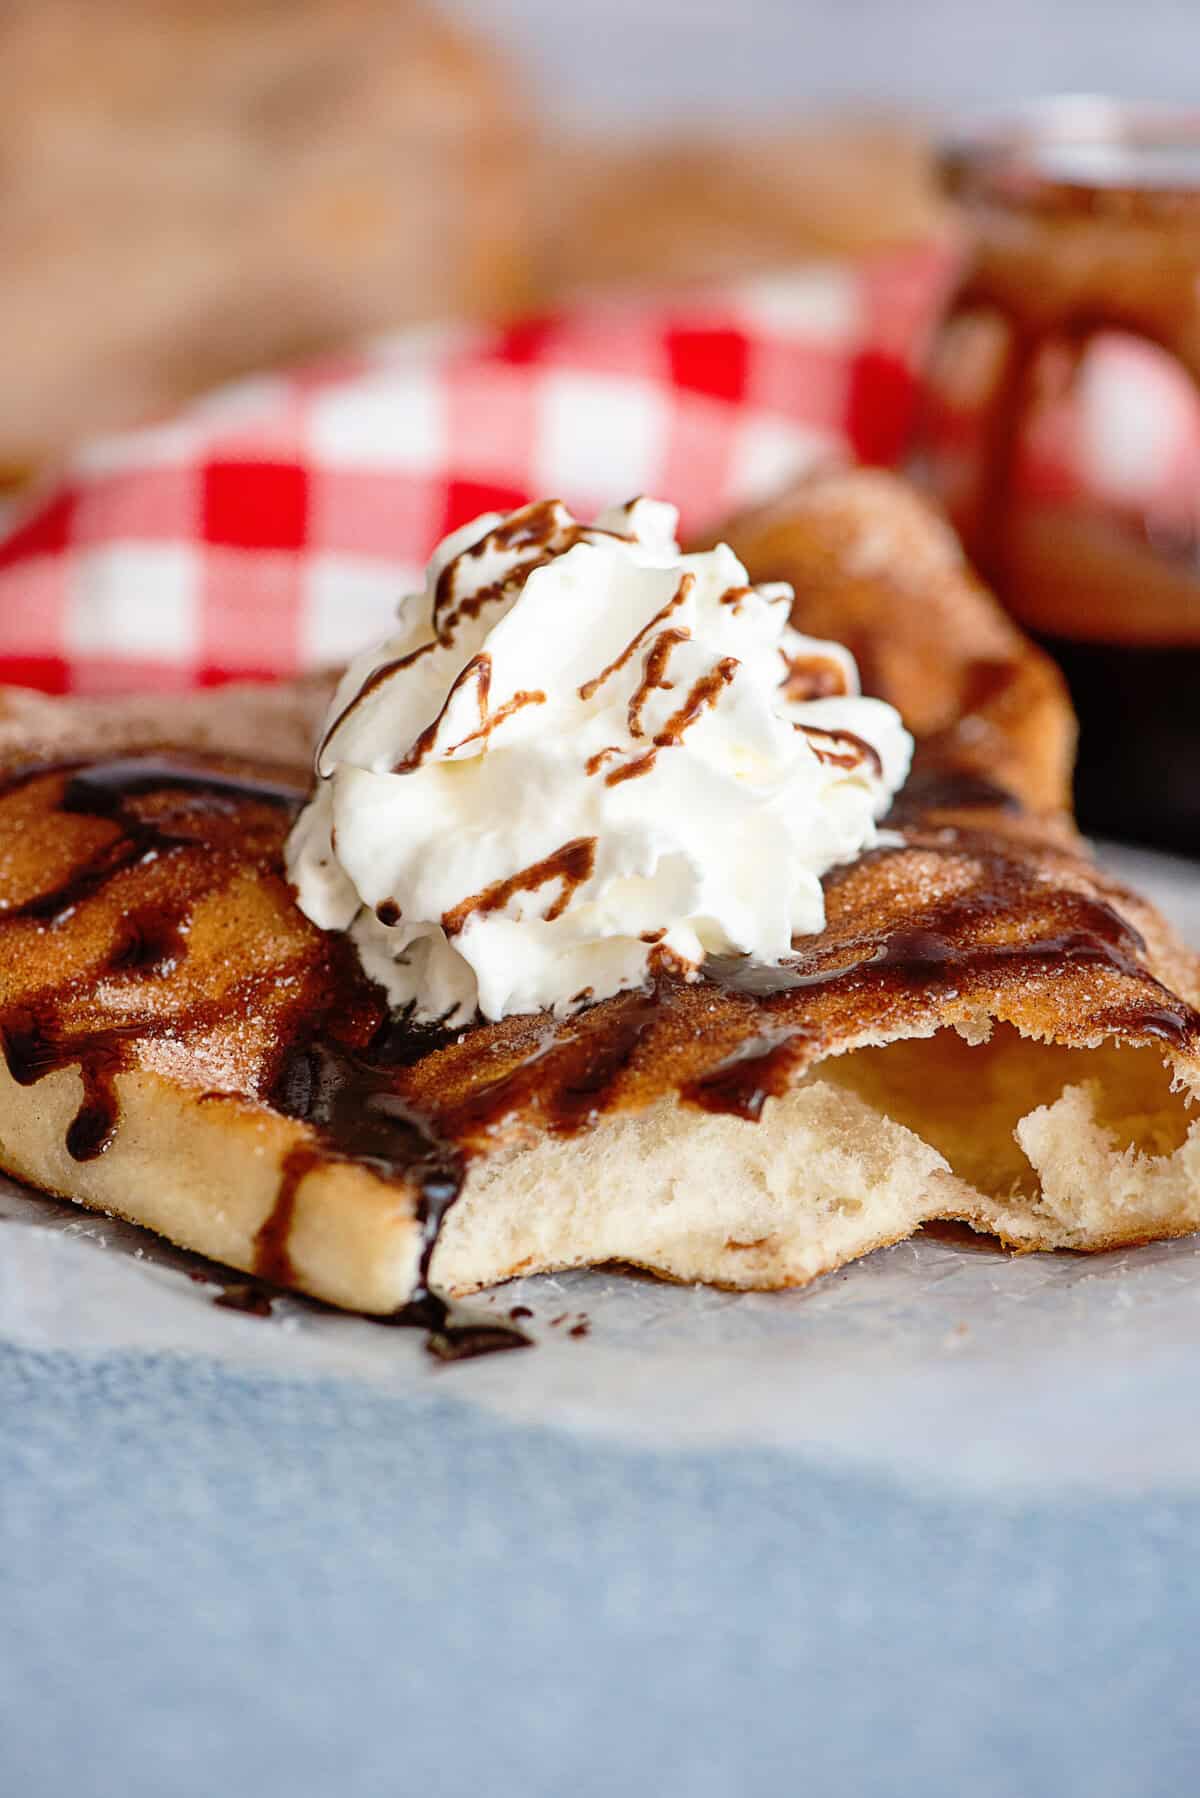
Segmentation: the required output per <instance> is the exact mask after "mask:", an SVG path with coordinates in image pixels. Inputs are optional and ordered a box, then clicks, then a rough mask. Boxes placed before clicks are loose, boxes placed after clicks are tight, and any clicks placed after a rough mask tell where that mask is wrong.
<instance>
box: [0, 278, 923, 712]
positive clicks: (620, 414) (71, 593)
mask: <svg viewBox="0 0 1200 1798" xmlns="http://www.w3.org/2000/svg"><path fill="white" fill-rule="evenodd" d="M944 272H945V268H944V261H943V259H942V258H941V257H940V256H938V255H936V254H935V253H933V252H930V251H926V250H919V251H913V252H909V253H906V254H895V255H891V256H888V257H885V258H882V259H879V260H875V261H872V262H869V263H867V264H865V265H862V266H856V267H853V268H851V267H841V266H820V267H811V268H808V269H805V270H800V271H797V272H795V273H792V274H789V275H788V276H786V277H779V278H775V279H771V280H758V281H754V282H751V283H748V284H743V285H739V286H737V287H735V288H734V287H731V288H725V289H722V290H721V291H719V292H710V293H706V294H702V295H694V294H693V295H688V296H686V297H683V298H681V297H679V296H678V295H676V296H674V297H673V298H665V297H648V298H643V299H639V300H622V301H620V302H610V301H605V302H598V301H597V302H590V303H584V304H580V305H578V306H576V307H572V308H571V309H570V310H565V311H562V312H559V313H555V314H553V315H551V316H546V317H540V318H535V319H530V320H528V321H526V322H524V323H522V324H519V325H517V326H515V327H510V328H507V329H495V330H487V329H475V328H457V327H456V328H441V329H437V330H434V331H425V332H418V333H407V334H405V335H404V336H401V337H396V338H392V339H390V340H387V341H385V342H381V343H376V344H372V345H369V346H366V347H364V348H363V349H361V350H360V351H356V352H355V353H353V354H345V355H340V356H337V357H331V358H327V359H325V360H323V361H319V362H316V363H313V364H311V365H309V366H306V367H303V368H299V369H296V370H293V371H290V372H287V373H283V374H278V375H272V376H266V377H262V378H256V379H253V380H248V381H243V382H240V383H238V384H237V385H236V386H232V387H229V388H227V389H224V390H222V391H220V392H217V393H215V394H212V395H210V396H209V397H207V398H206V399H204V400H203V401H201V402H200V403H198V404H196V405H194V406H192V407H191V408H190V409H189V410H188V411H186V412H185V413H183V414H182V415H180V416H179V417H177V418H174V419H172V420H170V421H169V422H166V423H163V424H160V425H157V426H155V427H153V428H151V429H146V430H141V431H138V432H136V433H129V434H125V435H122V436H119V437H112V438H108V439H105V440H103V441H100V442H96V443H94V444H92V445H90V446H89V447H87V448H86V449H84V450H83V451H82V452H81V453H80V454H79V455H78V456H77V458H76V459H75V461H74V462H73V464H72V465H71V466H70V467H69V469H68V470H67V471H66V472H65V474H64V476H63V477H62V479H61V481H60V482H59V483H58V484H57V485H56V486H55V487H54V488H53V490H48V491H42V492H40V493H37V494H32V495H25V496H22V497H21V498H20V499H18V500H16V501H14V502H12V503H11V505H10V506H9V507H8V510H7V515H6V516H5V517H4V518H3V519H2V520H0V680H3V681H5V682H17V683H22V684H25V685H30V686H38V687H42V688H46V689H48V690H50V691H52V692H67V691H74V692H89V693H100V692H110V693H111V692H119V691H128V690H131V689H135V688H142V689H157V690H158V691H172V690H182V689H185V688H188V687H192V686H195V685H198V684H199V685H203V684H209V683H214V682H219V681H224V680H228V679H234V678H245V677H265V676H276V675H291V674H294V673H296V672H298V671H300V670H303V669H305V668H309V667H313V666H318V665H322V664H328V663H336V662H339V661H343V660H345V659H346V658H347V657H348V656H349V655H350V654H351V653H352V652H353V651H354V650H355V649H357V648H360V647H362V646H363V644H365V643H367V642H369V641H370V640H371V639H372V638H374V637H377V636H380V635H382V634H383V633H384V632H385V631H386V630H387V628H388V625H389V621H390V619H391V616H392V613H393V610H394V607H395V604H396V601H397V599H398V598H399V597H400V595H402V594H403V593H405V592H406V591H409V590H411V588H412V587H413V585H414V584H415V583H418V582H419V579H420V576H421V571H422V568H423V565H424V563H425V561H426V559H427V557H428V555H429V552H430V550H431V549H432V547H433V545H434V544H435V543H436V542H437V541H438V539H439V538H440V537H441V536H442V535H443V534H444V533H445V532H446V531H447V530H450V529H451V528H453V527H455V526H457V525H459V524H462V523H464V522H466V521H467V520H468V519H470V518H472V517H474V516H475V515H476V514H478V513H480V512H483V511H486V510H490V509H507V508H509V507H512V506H515V505H518V504H520V503H522V502H524V501H526V500H528V499H530V498H533V497H539V496H546V495H551V494H554V495H559V496H561V497H562V498H563V499H565V500H566V501H567V503H568V504H569V505H570V506H571V507H572V508H573V509H574V510H576V511H577V512H578V513H580V514H581V515H582V516H585V517H590V516H592V515H593V514H594V513H595V512H596V511H598V510H599V509H600V508H602V507H603V506H605V505H607V504H609V503H610V502H612V501H614V500H618V499H624V498H627V497H629V496H630V495H631V494H634V493H639V492H642V493H652V494H655V495H659V496H662V497H664V498H670V499H672V500H674V501H675V502H676V503H677V504H678V505H679V507H680V510H681V513H682V528H683V530H684V531H685V532H690V531H693V530H695V529H697V528H699V527H701V526H703V525H706V524H708V523H710V522H713V521H715V520H717V519H719V518H720V517H721V516H722V515H723V514H725V513H726V512H728V511H729V510H730V509H731V508H733V507H735V506H737V505H740V504H743V503H744V502H746V501H748V500H751V499H755V498H757V497H759V496H761V495H763V494H765V493H767V492H769V491H770V490H771V489H772V488H773V487H775V486H777V485H778V484H779V483H780V482H781V481H782V480H784V479H786V478H787V477H788V476H789V475H791V474H794V473H796V472H798V471H799V470H800V469H802V468H803V467H805V466H806V465H810V464H811V463H812V462H813V461H814V460H819V459H823V458H828V457H830V456H841V457H844V456H846V455H850V456H854V457H858V458H859V459H861V460H865V461H871V462H887V461H889V460H890V459H892V458H893V457H894V456H895V455H896V453H897V452H898V450H899V448H900V446H901V444H902V443H903V441H904V438H905V435H906V433H907V431H908V429H909V425H910V421H911V417H912V412H913V406H914V403H915V396H916V387H915V369H916V366H917V365H918V363H919V360H920V357H921V355H922V353H923V349H924V342H925V335H926V332H927V329H928V326H929V324H930V323H931V320H932V317H933V315H934V313H935V311H936V307H937V304H938V302H939V299H940V296H941V288H942V283H943V279H944Z"/></svg>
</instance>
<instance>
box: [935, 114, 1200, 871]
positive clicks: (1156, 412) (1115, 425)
mask: <svg viewBox="0 0 1200 1798" xmlns="http://www.w3.org/2000/svg"><path fill="white" fill-rule="evenodd" d="M939 168H940V175H941V180H942V183H943V186H944V187H945V188H946V190H947V191H948V192H949V194H950V195H951V196H952V197H953V198H954V199H955V200H956V201H957V202H958V205H959V207H960V209H961V211H962V213H963V216H964V219H965V223H966V226H967V232H968V255H967V260H966V262H965V264H964V268H963V272H962V276H961V279H960V281H959V283H958V286H957V289H956V291H955V293H954V295H953V298H952V301H951V303H950V306H949V308H948V310H947V312H946V314H945V316H944V318H943V320H942V323H941V326H940V329H939V331H938V333H937V335H936V338H935V341H934V346H933V349H932V352H931V358H930V364H929V371H928V372H929V379H928V384H927V392H926V399H925V404H924V408H923V417H922V421H921V425H920V428H919V434H918V442H917V444H916V447H915V455H914V464H913V472H914V473H915V474H916V476H917V478H918V479H920V480H922V481H924V482H926V483H928V484H929V485H930V486H931V487H932V489H933V491H934V493H935V494H936V496H937V497H938V498H939V500H940V501H941V503H942V504H943V506H944V507H945V508H946V510H947V511H948V512H949V514H950V516H951V518H952V519H953V521H954V523H955V525H956V526H957V528H958V530H959V532H960V534H961V536H962V537H963V540H964V542H965V544H966V547H967V550H968V552H969V554H970V555H971V557H972V558H973V560H974V561H975V563H976V565H977V566H978V568H979V569H980V571H981V572H982V574H983V575H984V577H985V578H986V579H987V580H988V581H989V582H990V583H991V584H992V586H993V587H994V588H995V589H996V591H997V592H998V593H999V595H1000V597H1001V598H1002V599H1003V601H1004V602H1005V604H1006V605H1007V606H1008V607H1009V609H1010V610H1011V611H1012V612H1013V614H1014V615H1015V616H1016V617H1017V618H1018V619H1019V620H1020V622H1021V623H1022V624H1023V625H1024V626H1025V627H1026V628H1027V629H1028V630H1029V631H1030V632H1031V633H1032V634H1033V635H1035V636H1036V637H1037V638H1038V639H1039V640H1040V641H1041V642H1043V643H1044V644H1045V646H1046V647H1047V648H1048V649H1049V650H1050V651H1051V653H1052V654H1053V655H1054V656H1055V657H1056V658H1057V659H1058V661H1059V662H1060V664H1061V665H1062V667H1063V669H1064V671H1065V673H1066V675H1067V679H1068V681H1069V683H1070V685H1071V688H1072V693H1073V696H1074V699H1075V704H1076V709H1077V711H1078V713H1079V717H1080V727H1081V741H1080V760H1079V773H1078V780H1077V805H1078V810H1079V815H1080V820H1081V822H1082V824H1083V826H1084V828H1085V829H1088V830H1091V831H1094V832H1097V833H1103V834H1106V835H1109V836H1122V837H1126V838H1129V839H1131V840H1136V841H1142V842H1150V843H1157V844H1159V845H1164V846H1169V847H1172V848H1175V849H1179V850H1182V851H1184V852H1187V853H1190V854H1193V855H1200V111H1193V110H1190V109H1182V108H1175V107H1144V106H1127V105H1123V104H1120V103H1118V102H1114V101H1107V100H1057V101H1048V102H1044V103H1042V104H1040V105H1037V106H1034V107H1031V108H1029V109H1027V110H1026V111H1024V112H1023V113H1021V114H1019V115H1017V116H1015V117H1010V118H1008V119H1006V120H1002V121H996V122H990V123H986V124H980V125H978V126H977V127H975V128H973V129H969V130H967V131H965V132H963V133H959V134H957V135H955V136H954V137H953V138H952V139H951V140H950V141H948V142H947V143H946V144H945V145H943V147H942V149H941V152H940V157H939Z"/></svg>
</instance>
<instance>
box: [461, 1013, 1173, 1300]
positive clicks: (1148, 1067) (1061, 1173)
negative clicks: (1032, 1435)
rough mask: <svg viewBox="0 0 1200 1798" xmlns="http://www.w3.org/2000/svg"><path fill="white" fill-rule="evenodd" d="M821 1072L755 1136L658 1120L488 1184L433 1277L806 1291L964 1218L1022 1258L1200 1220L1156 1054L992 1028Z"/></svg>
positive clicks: (497, 1168) (525, 1159)
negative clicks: (852, 1264) (608, 1270)
mask: <svg viewBox="0 0 1200 1798" xmlns="http://www.w3.org/2000/svg"><path fill="white" fill-rule="evenodd" d="M979 1037H980V1038H981V1040H973V1041H968V1040H967V1039H966V1038H965V1037H964V1036H963V1035H960V1034H959V1033H958V1032H956V1031H954V1030H942V1031H938V1032H937V1033H936V1034H935V1035H933V1036H931V1037H928V1038H924V1039H919V1040H910V1041H904V1042H893V1043H890V1044H888V1045H887V1046H886V1047H884V1048H865V1049H860V1050H857V1051H855V1052H852V1053H849V1054H846V1055H843V1056H840V1057H837V1058H835V1059H833V1060H830V1061H827V1062H825V1063H823V1064H822V1065H821V1067H820V1068H819V1069H818V1070H817V1072H816V1073H815V1074H813V1075H812V1076H810V1077H809V1078H808V1079H807V1080H806V1081H805V1082H804V1083H802V1084H801V1085H800V1086H798V1087H797V1088H796V1089H794V1090H793V1091H792V1092H790V1093H788V1094H787V1095H786V1096H785V1097H784V1098H782V1099H778V1100H769V1101H768V1103H767V1105H766V1107H765V1109H764V1111H763V1115H762V1117H761V1119H760V1121H759V1122H758V1123H749V1122H746V1121H745V1120H743V1119H741V1118H736V1117H729V1116H721V1115H714V1114H711V1113H708V1112H704V1111H698V1110H695V1109H690V1108H687V1107H684V1106H680V1105H678V1104H676V1103H673V1102H664V1103H662V1104H659V1105H657V1106H655V1107H654V1108H652V1109H651V1110H649V1111H647V1112H644V1113H642V1114H639V1115H632V1116H627V1117H618V1118H614V1119H611V1120H609V1121H608V1122H606V1123H605V1124H604V1125H602V1126H601V1127H600V1128H598V1129H597V1130H596V1131H594V1132H593V1133H592V1134H591V1135H590V1136H588V1137H585V1138H578V1137H577V1138H575V1139H573V1140H571V1141H563V1140H556V1139H554V1138H552V1137H551V1138H544V1139H542V1140H540V1141H539V1142H538V1143H536V1144H535V1145H534V1146H532V1147H530V1148H526V1149H518V1150H513V1151H511V1152H510V1153H508V1154H507V1155H505V1156H502V1157H500V1156H498V1157H494V1158H492V1159H491V1160H489V1161H486V1162H484V1163H482V1164H481V1165H480V1167H479V1168H478V1169H477V1171H476V1172H474V1173H473V1174H472V1175H471V1177H470V1178H469V1180H468V1183H467V1187H466V1190H465V1192H464V1194H463V1197H462V1199H461V1200H460V1201H459V1204H458V1205H457V1206H456V1207H455V1208H454V1210H453V1211H452V1212H451V1214H450V1217H449V1219H448V1221H447V1225H446V1229H445V1233H444V1236H443V1238H442V1241H441V1243H440V1244H439V1248H438V1251H437V1255H436V1257H435V1262H434V1274H435V1277H436V1278H437V1279H439V1280H440V1281H441V1282H443V1283H444V1284H445V1285H446V1286H447V1287H449V1288H450V1289H452V1290H455V1291H467V1290H470V1289H472V1288H475V1287H478V1286H481V1285H486V1284H489V1283H491V1282H493V1281H495V1280H498V1279H503V1278H507V1277H510V1276H512V1275H514V1274H518V1273H522V1272H526V1271H533V1270H535V1269H543V1268H553V1267H568V1266H572V1265H578V1264H580V1263H583V1262H596V1261H604V1260H606V1259H619V1260H623V1261H631V1262H634V1263H639V1264H641V1265H644V1266H646V1267H648V1268H652V1269H654V1270H655V1271H656V1272H658V1273H660V1274H664V1275H666V1276H667V1277H670V1278H674V1279H679V1280H705V1281H709V1282H715V1283H717V1284H724V1285H728V1286H734V1287H749V1286H788V1285H797V1284H802V1283H803V1282H804V1281H806V1280H809V1279H812V1278H813V1277H814V1276H815V1275H817V1274H819V1273H822V1272H825V1271H827V1270H828V1269H830V1268H832V1267H836V1266H839V1265H841V1264H842V1263H843V1262H845V1261H848V1260H850V1259H852V1258H853V1257H855V1256H857V1255H860V1254H862V1253H864V1252H865V1251H866V1250H868V1249H871V1248H875V1247H878V1246H881V1245H882V1244H884V1243H888V1242H894V1241H897V1240H899V1239H900V1238H902V1237H904V1236H907V1235H908V1234H910V1233H911V1231H913V1230H914V1229H916V1228H917V1227H918V1226H919V1225H920V1224H921V1223H923V1222H925V1221H927V1220H931V1219H934V1218H956V1219H961V1220H962V1221H964V1222H966V1223H969V1224H971V1225H972V1226H973V1227H974V1228H976V1229H978V1230H985V1231H989V1232H992V1233H994V1234H996V1235H998V1236H1000V1237H1001V1238H1002V1239H1003V1240H1004V1241H1006V1242H1008V1243H1009V1244H1011V1245H1013V1246H1014V1247H1021V1248H1041V1249H1053V1248H1105V1247H1110V1246H1115V1245H1117V1244H1120V1243H1125V1242H1136V1241H1140V1240H1144V1239H1145V1238H1146V1237H1147V1236H1149V1235H1161V1234H1182V1233H1183V1232H1185V1231H1187V1230H1191V1229H1194V1228H1196V1227H1197V1224H1198V1223H1200V1197H1198V1196H1197V1195H1200V1121H1196V1119H1197V1114H1196V1112H1195V1110H1194V1109H1193V1108H1192V1107H1191V1106H1190V1103H1189V1100H1188V1098H1187V1096H1186V1095H1185V1094H1184V1093H1183V1092H1182V1091H1178V1090H1173V1088H1172V1081H1171V1074H1170V1070H1169V1069H1168V1068H1167V1067H1166V1066H1165V1065H1164V1063H1163V1061H1162V1059H1161V1058H1160V1056H1159V1055H1158V1054H1157V1053H1156V1052H1155V1051H1154V1050H1153V1049H1149V1048H1135V1047H1123V1046H1120V1045H1117V1044H1106V1045H1102V1046H1101V1047H1098V1048H1096V1049H1089V1050H1073V1049H1065V1048H1059V1047H1056V1046H1054V1045H1051V1044H1045V1043H1039V1042H1033V1041H1030V1040H1028V1039H1026V1038H1023V1037H1020V1036H1019V1035H1018V1034H1017V1032H1016V1031H1015V1030H1014V1029H1012V1028H1011V1027H1010V1026H1008V1025H999V1026H997V1027H996V1028H995V1029H994V1030H992V1031H991V1032H990V1033H989V1034H987V1035H986V1036H985V1035H984V1033H983V1032H982V1031H981V1032H980V1033H979Z"/></svg>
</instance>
